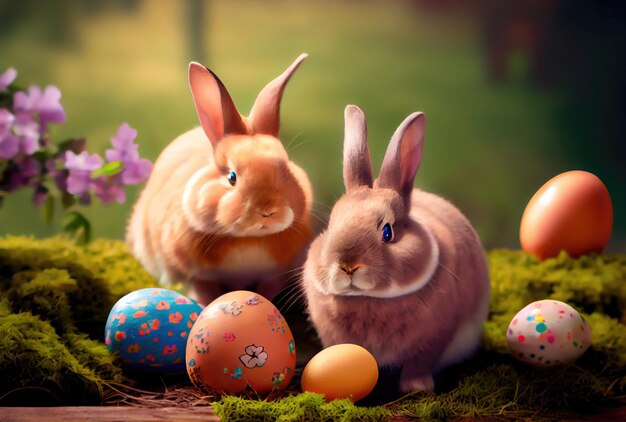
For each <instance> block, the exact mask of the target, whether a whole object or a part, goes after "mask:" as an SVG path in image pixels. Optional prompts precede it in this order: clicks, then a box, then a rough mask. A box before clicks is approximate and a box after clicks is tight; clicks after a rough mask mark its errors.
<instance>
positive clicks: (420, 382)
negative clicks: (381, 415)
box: [400, 374, 435, 393]
mask: <svg viewBox="0 0 626 422" xmlns="http://www.w3.org/2000/svg"><path fill="white" fill-rule="evenodd" d="M434 388H435V380H434V379H433V376H432V375H430V374H428V375H420V376H413V375H411V376H409V375H408V374H402V376H401V377H400V391H401V392H403V393H411V392H413V391H432V390H434Z"/></svg>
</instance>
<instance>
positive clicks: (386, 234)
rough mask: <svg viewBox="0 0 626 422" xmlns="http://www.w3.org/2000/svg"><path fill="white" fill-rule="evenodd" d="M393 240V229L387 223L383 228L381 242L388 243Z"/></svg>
mask: <svg viewBox="0 0 626 422" xmlns="http://www.w3.org/2000/svg"><path fill="white" fill-rule="evenodd" d="M392 240H393V228H392V227H391V224H389V223H387V224H385V225H384V226H383V242H385V243H389V242H391V241H392Z"/></svg>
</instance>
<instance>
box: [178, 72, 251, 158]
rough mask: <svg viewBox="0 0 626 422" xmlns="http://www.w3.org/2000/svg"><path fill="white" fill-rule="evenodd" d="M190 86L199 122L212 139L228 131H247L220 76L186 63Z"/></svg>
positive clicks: (217, 138)
mask: <svg viewBox="0 0 626 422" xmlns="http://www.w3.org/2000/svg"><path fill="white" fill-rule="evenodd" d="M189 86H190V87H191V94H192V95H193V100H194V103H195V105H196V111H197V112H198V118H199V119H200V125H201V126H202V129H204V133H206V135H207V136H208V138H209V140H210V141H211V143H212V144H213V145H214V146H215V144H216V143H217V142H218V141H219V140H220V139H221V138H222V137H223V136H224V135H225V134H229V133H236V134H237V133H238V134H244V133H246V126H245V124H244V123H243V120H242V118H241V114H239V111H237V107H235V104H234V103H233V100H232V98H231V97H230V94H229V93H228V91H227V90H226V87H225V86H224V84H223V83H222V81H220V79H219V78H218V77H217V76H216V75H215V74H214V73H213V72H211V71H210V70H209V69H207V68H206V67H204V66H202V65H201V64H200V63H196V62H191V63H190V64H189Z"/></svg>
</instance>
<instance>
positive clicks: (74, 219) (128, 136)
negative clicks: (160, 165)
mask: <svg viewBox="0 0 626 422" xmlns="http://www.w3.org/2000/svg"><path fill="white" fill-rule="evenodd" d="M16 76H17V72H16V71H15V69H12V68H9V69H7V70H6V71H5V72H4V73H3V74H0V206H1V205H2V201H3V200H4V197H6V196H7V195H8V194H9V193H11V192H14V191H17V190H20V189H24V188H32V189H33V203H34V204H35V206H37V207H38V208H42V207H43V211H44V218H45V220H46V222H49V221H50V220H51V219H52V216H53V214H54V209H55V204H56V202H57V200H59V199H60V202H61V205H62V207H63V209H64V210H65V211H66V220H67V221H66V224H65V226H64V230H65V231H66V232H69V233H73V234H75V235H77V236H78V237H79V240H80V241H83V242H87V241H89V237H90V232H91V230H90V226H89V221H88V220H87V219H86V218H85V217H84V216H83V215H82V214H81V213H80V212H78V211H77V210H76V209H75V208H76V206H77V205H79V204H80V205H89V204H90V203H91V201H92V198H93V196H95V197H97V198H98V199H99V200H100V201H102V202H103V203H105V204H108V203H111V202H113V201H116V202H118V203H123V202H125V201H126V190H125V187H126V186H127V185H135V184H139V183H142V182H143V181H145V180H146V179H147V178H148V176H149V175H150V172H151V170H152V163H151V162H150V161H149V160H146V159H144V158H141V157H140V156H139V151H138V150H139V146H138V145H137V144H135V143H134V140H135V138H136V136H137V131H136V130H135V129H133V128H131V127H130V126H129V125H128V124H127V123H122V125H121V126H120V127H119V129H118V131H117V133H116V134H115V136H113V138H111V144H112V148H110V149H107V150H106V151H105V155H104V159H103V158H102V157H100V156H99V155H98V154H89V153H88V152H87V151H86V149H85V145H86V141H85V140H84V139H69V140H66V141H64V142H61V143H59V144H56V145H55V144H53V142H52V140H51V137H50V131H49V125H50V124H51V123H55V124H62V123H65V121H66V114H65V111H64V109H63V106H62V105H61V102H60V100H61V91H60V90H59V89H58V88H57V87H55V86H53V85H49V86H47V87H46V88H45V89H44V90H43V91H42V90H41V89H40V88H39V87H38V86H35V85H33V86H31V87H29V88H28V90H26V91H25V90H22V89H19V88H18V87H17V86H15V85H14V83H13V82H14V81H15V78H16Z"/></svg>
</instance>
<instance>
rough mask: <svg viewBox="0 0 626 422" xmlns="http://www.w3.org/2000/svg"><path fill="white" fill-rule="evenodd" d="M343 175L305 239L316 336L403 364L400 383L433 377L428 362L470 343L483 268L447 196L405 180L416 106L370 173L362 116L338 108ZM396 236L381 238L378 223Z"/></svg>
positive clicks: (417, 145)
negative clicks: (319, 229) (339, 191)
mask: <svg viewBox="0 0 626 422" xmlns="http://www.w3.org/2000/svg"><path fill="white" fill-rule="evenodd" d="M345 118H346V134H345V140H344V182H345V185H346V194H345V195H344V196H343V197H342V198H340V199H339V201H338V202H337V204H336V205H335V206H334V208H333V210H332V212H331V216H330V222H329V225H328V229H327V230H326V231H325V232H324V233H322V234H321V235H320V236H319V237H317V238H316V239H315V240H314V242H313V243H312V245H311V248H310V250H309V253H308V258H307V261H306V264H305V270H304V277H303V285H304V290H305V292H306V296H307V302H308V310H309V313H310V316H311V320H312V321H313V324H314V325H315V328H316V329H317V332H318V333H319V336H320V338H321V340H322V343H323V344H324V346H326V347H327V346H330V345H333V344H339V343H356V344H360V345H362V346H363V347H365V348H366V349H368V350H369V351H370V352H371V353H372V354H373V355H374V357H375V358H376V360H377V362H378V364H379V365H380V366H388V367H402V372H401V378H400V389H401V390H402V391H413V390H429V389H432V388H433V387H434V382H433V376H432V374H433V372H435V371H436V370H438V369H440V368H442V367H444V366H446V365H449V364H451V363H454V362H458V361H460V360H462V359H464V358H466V357H468V356H469V355H470V354H471V353H472V352H473V351H474V350H475V348H476V347H477V345H478V343H479V339H480V334H481V330H482V323H483V321H484V320H485V319H486V317H487V313H488V305H489V272H488V266H487V261H486V258H485V254H484V251H483V248H482V246H481V244H480V241H479V239H478V236H477V235H476V232H475V231H474V229H473V228H472V226H471V225H470V223H469V222H468V220H467V219H466V218H465V217H464V216H463V214H462V213H461V212H460V211H459V210H458V209H457V208H455V207H454V206H453V205H452V204H451V203H450V202H448V201H446V200H444V199H442V198H441V197H438V196H436V195H434V194H431V193H427V192H424V191H421V190H417V189H413V186H412V185H413V181H414V178H415V175H416V172H417V169H418V168H419V165H420V163H421V156H422V143H423V134H424V115H423V114H422V113H414V114H412V115H411V116H409V117H408V118H407V119H406V120H405V121H404V122H403V123H402V124H401V125H400V127H399V128H398V130H397V131H396V133H395V134H394V136H393V137H392V139H391V142H390V144H389V148H388V149H387V153H386V155H385V159H384V161H383V165H382V167H381V172H380V176H379V178H378V179H377V180H376V181H375V182H374V181H373V180H372V179H373V177H372V170H371V163H370V157H369V152H368V148H367V143H366V138H367V130H366V126H365V117H364V116H363V113H362V111H361V110H360V109H358V108H357V107H355V106H348V107H347V108H346V116H345ZM385 224H390V225H391V227H392V228H393V231H394V238H393V240H392V241H391V242H389V243H386V242H384V241H383V239H382V233H381V231H382V228H383V227H384V225H385Z"/></svg>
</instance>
